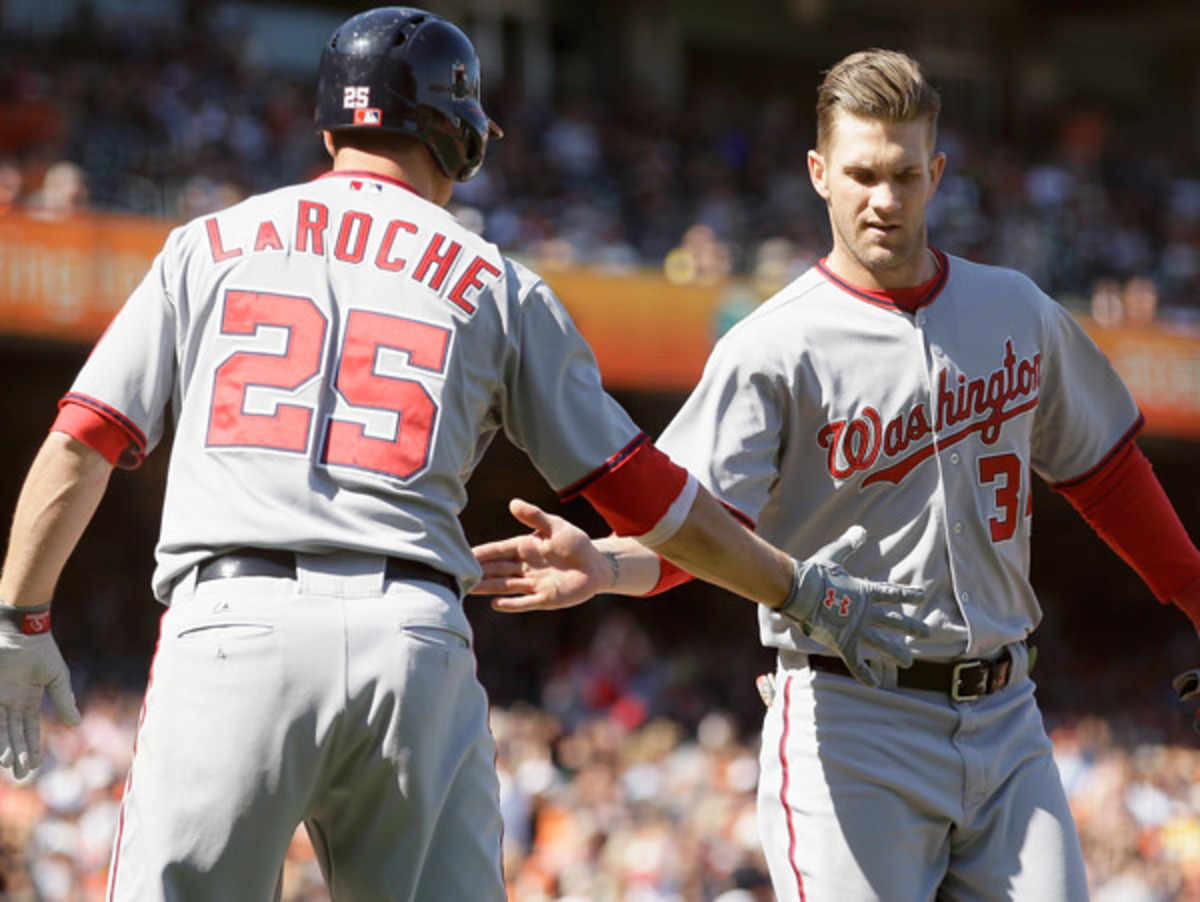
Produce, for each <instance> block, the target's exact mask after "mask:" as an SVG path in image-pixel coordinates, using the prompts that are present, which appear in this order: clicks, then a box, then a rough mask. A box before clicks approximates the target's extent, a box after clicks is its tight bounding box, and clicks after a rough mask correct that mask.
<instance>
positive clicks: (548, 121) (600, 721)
mask: <svg viewBox="0 0 1200 902" xmlns="http://www.w3.org/2000/svg"><path fill="white" fill-rule="evenodd" d="M0 49H2V50H3V52H2V53H0V215H3V214H4V213H5V212H6V211H7V210H9V209H14V208H20V209H22V210H24V211H27V212H28V213H29V214H30V215H36V216H42V217H49V218H55V217H67V216H71V215H74V214H76V213H78V212H81V211H89V210H90V211H121V212H132V213H137V214H142V215H148V216H156V217H165V218H169V219H186V218H191V217H193V216H197V215H201V214H203V213H206V212H210V211H212V210H215V209H219V208H221V207H223V206H226V205H228V204H229V203H232V202H235V201H237V200H238V199H240V198H242V197H245V196H248V195H249V194H252V193H256V192H259V191H264V190H269V189H271V188H274V187H277V186H279V185H282V184H286V183H289V182H293V181H298V180H303V179H306V178H310V177H313V176H315V175H317V174H319V173H320V172H322V171H324V169H325V168H326V166H327V160H326V159H325V157H324V151H323V149H322V148H321V146H320V143H319V142H318V141H317V139H316V137H315V135H314V132H313V128H312V116H311V110H312V79H311V78H310V77H303V78H294V77H287V76H283V75H279V74H278V73H267V72H263V71H262V70H261V69H260V68H258V67H257V66H256V65H255V63H254V61H253V56H252V54H249V53H247V52H246V50H245V48H244V47H243V46H242V45H241V44H239V42H238V41H237V40H231V39H229V36H227V35H225V36H222V38H221V39H220V40H217V39H215V38H214V37H213V36H212V35H210V34H207V33H205V31H204V29H202V28H198V29H194V30H191V31H189V32H188V34H187V35H185V36H183V37H180V36H166V35H163V34H159V33H156V32H155V31H154V29H151V28H145V27H141V26H140V25H136V26H134V25H131V26H130V27H129V29H128V30H122V31H119V32H114V31H112V30H110V29H106V28H100V27H98V26H97V25H96V24H95V23H90V24H89V23H83V24H82V25H81V26H80V27H79V28H78V29H77V30H76V31H74V32H72V33H67V34H63V35H59V36H56V37H54V38H46V39H42V40H39V41H21V42H16V41H12V40H9V41H7V42H5V41H3V40H0ZM485 77H486V76H485ZM489 88H490V90H489V96H488V98H487V104H488V109H489V112H490V113H491V115H492V116H493V118H495V119H497V120H498V121H499V122H501V123H502V124H503V126H504V127H505V129H506V132H507V136H506V137H505V138H504V139H503V140H502V141H500V142H498V143H496V144H495V145H494V146H493V147H492V148H491V149H490V150H489V160H488V164H487V165H486V166H485V168H484V170H483V172H482V173H481V175H480V176H479V177H478V178H476V179H475V180H474V181H472V182H470V183H468V184H466V185H462V186H459V188H458V189H457V190H456V194H455V198H454V201H453V205H454V207H455V210H456V212H457V213H458V215H459V216H460V217H461V218H463V219H464V221H466V222H468V223H469V224H471V225H472V226H473V227H474V228H476V229H477V230H478V231H480V232H482V233H484V234H485V235H487V237H489V238H491V239H492V240H494V241H496V242H497V243H498V244H499V245H501V246H502V247H503V248H504V249H505V250H507V251H509V252H510V253H514V254H516V255H519V256H524V257H526V258H528V259H531V260H532V261H533V262H534V263H535V265H537V266H538V267H540V268H541V267H553V266H559V265H574V264H581V265H588V266H597V267H605V268H617V269H621V268H634V267H653V268H661V270H662V271H663V273H664V274H665V275H666V277H667V278H669V279H672V280H675V281H679V282H719V281H722V280H726V279H730V278H732V279H735V280H744V281H745V283H746V285H747V286H748V290H749V294H748V295H747V296H746V297H745V298H743V299H742V301H743V302H744V303H747V304H752V303H753V302H754V301H755V300H756V299H759V298H761V297H762V296H764V295H765V294H766V293H767V292H769V291H771V290H773V289H774V288H775V287H778V286H779V285H780V284H782V283H783V282H785V281H786V280H787V279H788V278H790V277H791V276H793V275H795V274H796V273H798V272H799V271H800V270H802V269H803V268H805V267H807V266H808V265H810V264H811V263H812V262H813V261H814V260H815V259H817V258H818V257H820V256H821V255H822V254H823V253H824V251H825V249H826V246H827V243H828V239H827V236H826V234H825V229H826V225H825V222H826V217H825V214H824V211H823V210H822V209H821V207H820V205H819V201H818V199H817V198H816V196H815V194H814V193H813V191H812V189H811V187H810V185H809V181H808V174H807V169H806V162H805V151H806V150H807V148H808V147H810V146H811V144H812V102H811V98H810V97H808V96H802V97H800V96H790V95H788V94H786V93H783V92H781V93H779V94H777V95H775V96H765V97H755V98H753V99H752V100H751V99H748V98H746V97H744V96H739V94H738V93H737V92H736V91H735V90H733V89H731V88H729V87H728V86H723V85H721V84H712V83H710V84H698V85H696V86H695V87H694V89H693V91H692V92H691V94H690V96H689V98H688V99H687V100H686V101H685V102H684V103H682V104H680V105H678V106H676V107H672V108H665V107H663V106H660V105H658V104H656V102H655V101H654V99H653V97H652V96H651V95H650V94H649V93H647V92H644V91H642V92H633V91H631V92H630V93H629V95H628V96H626V97H624V98H621V99H608V100H605V99H601V98H599V97H574V98H568V97H563V98H556V100H555V102H554V103H553V104H552V105H551V106H548V107H543V106H537V105H533V104H530V103H528V102H525V101H524V100H523V99H522V98H520V97H518V96H516V95H515V94H514V93H513V92H512V91H510V90H508V88H507V86H505V85H502V84H496V85H490V86H489ZM1116 126H1117V124H1116V123H1113V122H1112V121H1111V120H1110V119H1108V118H1107V117H1106V116H1105V115H1104V114H1103V113H1102V112H1099V111H1096V110H1091V109H1084V108H1079V109H1073V110H1069V111H1064V114H1063V115H1062V117H1061V118H1060V120H1059V121H1058V125H1057V127H1056V129H1055V130H1053V131H1049V130H1047V131H1046V132H1045V133H1044V134H1043V135H1042V136H1041V139H1040V141H1039V143H1038V144H1037V145H1036V146H1016V145H1005V144H997V143H990V142H986V141H984V140H982V139H981V138H979V137H978V136H975V135H972V134H967V133H964V132H962V131H959V130H956V129H955V128H954V123H953V122H951V121H946V122H944V124H943V129H942V133H941V144H942V148H943V149H944V150H946V152H947V153H948V154H949V158H950V162H949V166H948V170H947V175H946V177H945V180H944V181H943V184H942V187H941V189H940V191H939V196H938V199H937V200H936V202H935V203H934V205H933V207H932V208H931V211H930V218H931V222H930V229H931V237H932V239H933V241H934V243H935V244H937V245H939V246H940V247H942V248H943V249H945V250H947V251H950V252H953V253H960V254H964V255H966V256H970V257H972V258H974V259H977V260H981V261H987V262H994V263H1002V264H1007V265H1011V266H1015V267H1017V268H1019V269H1021V270H1023V271H1025V272H1027V273H1028V274H1029V275H1030V276H1032V277H1033V278H1034V279H1035V280H1036V281H1037V282H1038V283H1039V284H1041V285H1042V286H1043V287H1044V288H1046V289H1047V290H1049V291H1051V292H1052V293H1054V294H1055V296H1057V297H1059V298H1060V299H1062V300H1064V301H1065V302H1069V303H1074V304H1077V305H1079V306H1081V307H1084V308H1086V309H1089V310H1090V311H1091V312H1092V313H1093V314H1094V315H1096V316H1097V318H1099V319H1100V320H1101V321H1102V322H1106V323H1110V324H1114V325H1116V324H1128V323H1134V324H1136V323H1140V322H1146V321H1149V320H1157V321H1158V322H1160V323H1168V324H1180V325H1195V324H1197V323H1200V177H1197V176H1196V175H1195V173H1196V172H1197V171H1200V169H1198V168H1197V167H1196V165H1195V163H1196V160H1194V159H1189V158H1188V156H1187V155H1186V154H1183V153H1180V152H1178V150H1177V149H1176V148H1170V147H1163V148H1160V149H1155V148H1154V147H1151V146H1148V142H1146V141H1145V140H1144V136H1142V135H1137V136H1133V135H1125V136H1123V135H1121V134H1120V129H1119V128H1118V127H1116ZM1135 141H1138V142H1140V144H1135V143H1134V142H1135ZM143 547H148V545H143ZM105 609H106V608H104V606H100V607H99V608H98V610H105ZM114 609H115V608H114ZM81 622H82V621H81ZM538 635H539V636H540V635H541V634H540V633H539V634H538ZM67 638H68V639H70V636H69V635H68V636H67ZM724 640H725V637H724V636H720V637H717V639H716V641H724ZM744 642H745V645H746V647H748V648H750V647H752V646H753V630H752V629H747V631H746V634H745V640H744ZM489 651H490V650H485V653H484V654H481V658H483V659H486V658H487V652H489ZM548 657H549V656H547V658H548ZM710 660H712V659H711V658H706V657H705V656H704V655H698V654H696V653H695V652H693V653H692V655H691V656H690V657H689V656H685V655H683V654H682V653H680V652H677V651H675V650H670V649H663V648H655V647H654V643H653V642H652V640H651V638H650V637H649V636H648V635H647V634H646V633H645V632H643V631H641V630H639V629H638V627H637V624H636V623H635V622H633V621H631V620H629V619H628V618H624V617H621V616H617V615H614V616H610V617H607V618H605V619H603V620H602V621H601V622H600V624H599V626H598V628H597V629H595V631H594V638H593V639H592V641H591V642H590V643H589V644H588V645H586V646H585V647H582V648H580V649H578V650H576V651H574V652H573V653H571V654H567V655H563V656H562V658H561V660H559V661H558V662H557V663H555V664H553V665H551V664H549V663H548V664H547V670H548V672H547V673H542V672H538V673H529V674H525V675H524V679H523V680H522V681H521V685H520V688H521V689H522V690H523V692H517V691H512V690H513V686H511V685H510V683H512V682H514V681H515V680H516V676H515V675H514V674H513V673H512V672H511V669H510V670H509V671H507V672H502V668H498V667H496V668H493V669H492V670H490V671H488V672H486V673H485V684H487V685H489V690H492V689H493V686H494V687H496V688H497V689H498V688H500V687H501V686H503V687H504V691H500V692H498V693H497V692H495V691H493V697H494V698H499V699H501V702H500V703H499V704H497V705H496V706H495V707H494V708H493V710H492V726H493V732H494V734H495V736H496V740H497V744H498V749H499V756H498V760H497V765H498V768H499V772H500V777H501V789H502V795H501V800H502V805H503V811H504V816H505V824H506V829H505V842H506V850H505V851H506V856H505V858H506V867H507V870H508V875H509V886H510V890H511V895H512V898H513V899H514V900H524V902H550V900H558V902H565V900H597V902H605V900H622V902H659V900H681V902H691V900H717V899H719V900H721V902H759V900H764V902H765V900H767V899H770V898H771V895H770V891H769V887H768V886H767V882H766V875H765V866H764V864H763V860H762V856H761V853H760V852H759V846H758V839H757V834H756V827H755V823H754V786H755V783H756V780H757V735H756V731H755V728H754V727H753V726H747V720H746V718H745V717H744V716H743V715H744V712H741V711H739V712H730V711H727V710H726V709H725V708H723V707H722V706H721V705H720V704H714V703H713V700H714V697H715V696H714V695H713V694H712V693H709V692H706V691H704V688H703V687H704V681H705V680H708V681H717V680H723V679H728V678H729V677H728V673H729V667H727V666H725V665H724V664H723V665H722V667H721V668H716V667H713V666H710V664H709V663H708V662H709V661H710ZM1048 666H1049V665H1048ZM1064 666H1065V662H1064ZM1071 667H1072V672H1073V673H1077V674H1078V673H1087V674H1088V676H1087V679H1084V680H1079V681H1077V683H1076V685H1078V686H1080V687H1083V688H1080V689H1079V691H1080V692H1081V693H1085V695H1083V696H1081V697H1079V698H1065V697H1064V695H1063V694H1062V692H1063V691H1064V690H1059V695H1058V696H1057V698H1058V699H1059V700H1060V701H1066V702H1068V703H1069V704H1065V705H1060V706H1056V707H1055V708H1054V709H1053V711H1052V713H1051V715H1050V716H1049V717H1048V722H1049V724H1050V728H1051V732H1052V737H1053V739H1054V741H1055V748H1056V754H1057V756H1058V760H1059V764H1060V768H1061V769H1062V774H1063V780H1064V783H1065V785H1066V787H1067V789H1068V792H1069V794H1070V798H1071V801H1072V805H1073V808H1074V811H1075V815H1076V818H1077V820H1078V822H1079V825H1080V830H1081V834H1082V839H1083V843H1084V848H1085V853H1086V857H1087V862H1088V868H1089V874H1090V877H1091V881H1092V884H1093V893H1094V896H1093V897H1094V899H1096V900H1097V902H1116V900H1120V902H1167V900H1174V899H1200V790H1197V789H1196V788H1195V787H1196V785H1197V784H1198V783H1200V744H1197V743H1195V742H1193V741H1191V739H1192V738H1191V737H1190V734H1189V735H1186V736H1181V735H1180V734H1179V733H1178V732H1175V731H1172V730H1169V729H1165V728H1164V727H1163V724H1162V719H1161V718H1159V719H1155V718H1154V717H1146V716H1144V715H1145V714H1146V711H1145V710H1144V707H1145V706H1144V701H1145V699H1147V698H1153V697H1154V695H1153V692H1152V691H1149V690H1148V689H1147V687H1148V686H1149V685H1151V684H1157V683H1160V682H1161V678H1162V677H1161V673H1155V674H1153V675H1152V676H1150V677H1147V678H1145V679H1142V680H1141V681H1140V682H1139V681H1137V680H1135V679H1134V678H1133V675H1131V673H1130V671H1129V669H1128V668H1127V667H1124V666H1123V667H1121V668H1113V667H1111V666H1110V660H1104V661H1101V662H1100V663H1099V664H1097V666H1096V667H1095V669H1094V671H1088V670H1087V669H1086V668H1085V666H1084V663H1083V662H1080V661H1073V662H1071ZM715 670H720V671H721V672H720V673H714V671H715ZM77 677H78V670H77ZM1060 677H1061V674H1056V673H1054V672H1053V670H1050V671H1049V672H1046V673H1044V674H1043V678H1044V679H1045V681H1046V685H1047V687H1054V686H1056V685H1063V686H1066V685H1067V681H1065V680H1061V679H1060ZM489 680H491V681H493V682H491V683H489ZM503 681H508V682H503ZM1101 686H1102V687H1103V689H1099V688H1097V687H1101ZM82 688H83V689H84V697H83V699H82V701H83V705H84V712H85V717H84V722H83V725H82V726H81V727H79V728H78V729H75V730H63V729H61V728H58V727H56V726H54V725H53V724H47V727H46V731H45V747H46V763H45V765H44V766H43V767H42V769H41V770H40V771H38V772H37V773H36V774H35V775H33V776H32V777H30V778H28V779H26V780H24V781H21V782H19V783H18V782H14V781H12V779H11V777H10V775H9V773H8V772H7V771H2V772H0V898H5V899H12V900H26V899H29V900H32V899H38V900H87V899H93V898H101V897H102V895H103V886H104V880H105V874H106V870H107V865H108V854H109V849H110V845H111V841H112V836H113V832H114V829H115V826H116V823H117V818H118V816H119V800H120V796H121V791H122V786H123V781H124V776H125V773H126V771H127V768H128V765H129V761H130V756H131V753H132V748H133V737H134V733H135V731H136V724H137V717H138V710H139V706H140V696H139V690H137V689H135V688H130V686H129V685H128V684H125V685H124V686H123V688H115V687H114V686H112V685H108V684H105V683H103V682H100V681H94V682H89V683H88V684H87V685H86V686H84V687H82ZM746 691H747V692H748V693H752V691H753V690H752V689H749V688H748V687H747V690H746ZM1108 693H1112V697H1113V698H1115V699H1117V701H1116V702H1114V704H1115V708H1114V710H1115V711H1131V710H1140V711H1141V715H1142V716H1139V717H1138V718H1137V719H1136V720H1131V719H1127V718H1125V717H1123V716H1121V715H1119V714H1117V715H1113V716H1108V715H1106V716H1100V715H1097V714H1095V713H1090V709H1089V704H1090V703H1092V702H1094V700H1095V698H1098V697H1100V696H1101V695H1105V697H1108V695H1107V694H1108ZM1120 693H1124V695H1121V696H1119V694H1120ZM522 694H525V695H527V696H528V697H527V699H526V700H525V701H521V700H519V699H518V698H516V696H519V695H522ZM1118 696H1119V697H1118ZM1160 701H1161V700H1160V699H1156V700H1155V705H1158V704H1159V703H1160ZM752 704H755V705H756V704H757V702H752ZM1139 704H1141V705H1143V708H1142V709H1138V706H1139ZM1152 707H1153V706H1152ZM1048 710H1050V709H1048ZM1155 710H1158V709H1157V708H1155ZM1062 712H1067V713H1062ZM1071 712H1073V713H1071ZM750 722H751V723H753V722H754V718H753V717H752V718H750ZM285 888H286V891H285V896H284V897H285V899H290V900H297V902H299V900H316V899H323V898H327V896H326V895H325V894H324V891H323V890H322V889H321V883H320V878H319V873H318V870H317V866H316V863H315V860H314V859H313V856H312V850H311V848H310V847H309V846H308V844H307V842H306V841H305V839H304V837H303V835H302V833H298V834H297V838H296V841H295V842H294V843H293V846H292V851H291V855H290V857H289V861H288V867H287V869H286V872H285Z"/></svg>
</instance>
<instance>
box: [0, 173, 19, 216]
mask: <svg viewBox="0 0 1200 902" xmlns="http://www.w3.org/2000/svg"><path fill="white" fill-rule="evenodd" d="M21 182H22V178H21V170H20V169H19V168H18V167H17V166H16V164H14V163H10V162H8V161H7V160H0V216H3V215H4V214H5V213H7V212H8V211H9V210H11V209H12V208H13V207H15V206H16V205H17V203H18V201H19V199H20V197H21Z"/></svg>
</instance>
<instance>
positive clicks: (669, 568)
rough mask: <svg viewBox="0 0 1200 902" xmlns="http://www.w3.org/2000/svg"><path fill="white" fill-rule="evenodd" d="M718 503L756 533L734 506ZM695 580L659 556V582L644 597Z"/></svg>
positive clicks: (748, 519)
mask: <svg viewBox="0 0 1200 902" xmlns="http://www.w3.org/2000/svg"><path fill="white" fill-rule="evenodd" d="M717 501H718V503H720V505H721V506H722V507H724V508H725V510H727V511H729V513H730V515H731V516H732V517H733V518H734V519H735V520H737V521H738V522H739V523H741V524H742V525H743V526H745V527H746V528H747V529H748V530H750V531H751V532H753V531H754V521H753V520H751V519H750V518H749V517H747V516H746V515H745V514H743V513H742V512H741V511H740V510H738V509H737V508H736V507H734V506H733V505H731V504H726V503H725V502H724V501H721V499H720V498H718V499H717ZM695 578H696V577H694V576H692V574H690V573H688V572H687V571H686V570H684V569H683V568H682V567H680V566H678V565H677V564H672V563H671V562H670V561H668V560H667V559H666V558H665V557H663V556H662V555H661V554H660V555H659V556H658V582H656V583H655V584H654V588H653V589H651V590H650V591H649V592H647V593H646V594H645V595H644V596H642V597H643V598H649V597H650V596H651V595H661V594H662V593H663V592H666V591H668V590H669V589H674V588H675V587H676V586H682V585H683V584H684V583H688V582H691V581H692V580H693V579H695Z"/></svg>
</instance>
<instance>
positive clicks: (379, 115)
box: [354, 107, 383, 125]
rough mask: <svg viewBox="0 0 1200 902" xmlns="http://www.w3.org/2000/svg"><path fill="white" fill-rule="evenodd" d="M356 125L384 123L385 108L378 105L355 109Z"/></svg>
mask: <svg viewBox="0 0 1200 902" xmlns="http://www.w3.org/2000/svg"><path fill="white" fill-rule="evenodd" d="M354 124H355V125H383V110H381V109H379V108H378V107H367V108H366V109H359V110H355V111H354Z"/></svg>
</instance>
